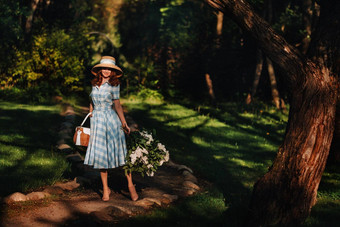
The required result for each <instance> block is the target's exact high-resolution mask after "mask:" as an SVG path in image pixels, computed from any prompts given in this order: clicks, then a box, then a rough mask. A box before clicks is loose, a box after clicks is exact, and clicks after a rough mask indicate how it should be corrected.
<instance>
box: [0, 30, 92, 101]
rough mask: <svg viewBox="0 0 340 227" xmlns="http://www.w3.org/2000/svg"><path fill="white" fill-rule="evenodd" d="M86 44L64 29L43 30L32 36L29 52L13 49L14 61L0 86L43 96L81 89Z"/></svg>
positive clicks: (80, 37)
mask: <svg viewBox="0 0 340 227" xmlns="http://www.w3.org/2000/svg"><path fill="white" fill-rule="evenodd" d="M84 46H86V41H85V39H84V37H82V36H81V35H78V36H76V35H75V34H67V33H66V32H65V31H64V30H56V31H52V32H49V31H44V32H42V34H40V35H37V36H35V37H34V40H33V43H32V48H31V49H30V50H29V51H25V50H19V49H16V60H15V62H14V65H13V66H12V68H10V69H9V70H8V72H7V75H9V76H7V77H6V80H2V82H1V83H2V86H5V85H6V86H9V85H12V86H14V85H15V86H18V87H21V88H28V89H31V88H32V87H35V88H37V89H43V90H44V93H45V95H46V94H49V95H52V94H59V95H60V94H67V93H70V92H73V91H82V90H83V86H82V85H83V79H84V69H85V67H84V58H87V54H88V53H87V51H86V49H85V48H84Z"/></svg>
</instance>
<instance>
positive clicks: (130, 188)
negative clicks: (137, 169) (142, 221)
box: [129, 185, 138, 201]
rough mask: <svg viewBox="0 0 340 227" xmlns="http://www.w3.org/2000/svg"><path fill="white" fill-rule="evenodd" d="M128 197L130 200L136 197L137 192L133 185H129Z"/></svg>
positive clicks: (134, 199)
mask: <svg viewBox="0 0 340 227" xmlns="http://www.w3.org/2000/svg"><path fill="white" fill-rule="evenodd" d="M129 192H130V197H131V200H132V201H136V200H137V199H138V194H137V192H136V188H135V185H132V186H129Z"/></svg>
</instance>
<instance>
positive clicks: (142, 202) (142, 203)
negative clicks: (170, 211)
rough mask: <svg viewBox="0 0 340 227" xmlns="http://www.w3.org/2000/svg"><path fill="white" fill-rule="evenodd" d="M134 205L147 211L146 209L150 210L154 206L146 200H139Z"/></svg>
mask: <svg viewBox="0 0 340 227" xmlns="http://www.w3.org/2000/svg"><path fill="white" fill-rule="evenodd" d="M134 204H135V205H137V206H141V207H144V208H145V209H147V208H150V207H151V206H152V205H153V204H154V202H153V201H150V200H148V199H141V200H137V201H136V202H135V203H134Z"/></svg>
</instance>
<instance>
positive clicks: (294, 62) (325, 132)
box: [206, 0, 340, 226]
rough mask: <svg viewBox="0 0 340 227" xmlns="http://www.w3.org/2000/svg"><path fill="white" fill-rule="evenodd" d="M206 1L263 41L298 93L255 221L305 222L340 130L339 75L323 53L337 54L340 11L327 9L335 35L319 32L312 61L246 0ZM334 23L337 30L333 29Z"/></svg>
mask: <svg viewBox="0 0 340 227" xmlns="http://www.w3.org/2000/svg"><path fill="white" fill-rule="evenodd" d="M206 1H207V2H208V3H209V4H210V5H211V6H212V7H214V8H215V9H218V10H221V11H223V12H225V14H228V15H230V17H232V18H233V19H234V20H235V22H236V23H238V24H239V26H240V27H242V28H243V30H244V31H247V32H249V33H250V35H252V37H253V38H254V39H255V40H257V42H258V44H259V45H260V46H261V48H262V50H263V52H264V54H266V56H268V57H269V58H270V59H271V60H272V61H274V62H275V63H276V64H277V65H278V66H279V67H281V68H282V69H283V70H284V71H285V72H286V75H285V76H286V79H287V82H288V83H289V87H290V92H291V96H292V98H291V108H290V112H289V120H288V125H287V129H286V134H285V138H284V142H283V144H282V145H281V146H280V148H279V151H278V154H277V157H276V159H275V160H274V163H273V165H272V167H271V168H270V170H269V172H268V173H266V174H265V175H264V176H263V177H262V178H261V179H260V180H259V181H258V182H256V184H255V186H254V190H253V195H252V200H251V204H250V212H251V219H250V220H251V225H253V226H256V225H275V224H283V225H288V224H296V223H301V222H303V221H304V220H305V218H306V217H307V216H308V215H309V213H310V210H311V208H312V206H313V205H314V204H315V202H316V194H317V189H318V186H319V183H320V180H321V176H322V173H323V171H324V168H325V165H326V160H327V156H328V154H329V148H330V144H331V141H332V136H333V131H334V121H335V109H336V107H335V106H336V102H337V92H338V88H337V86H338V85H339V83H338V82H337V81H336V79H335V78H334V77H333V73H332V64H331V62H329V58H327V60H328V61H327V60H325V59H323V58H320V56H326V57H327V56H333V55H332V54H331V53H329V49H328V48H327V47H329V44H332V43H333V45H334V43H337V42H334V41H335V40H336V39H337V37H339V36H336V35H337V34H334V33H336V32H338V31H339V30H340V29H339V28H338V27H339V24H336V21H339V14H337V15H336V14H335V13H334V15H333V14H332V16H333V17H335V18H330V17H329V16H327V11H326V12H325V14H324V16H325V19H328V20H330V19H333V20H334V19H337V20H334V21H333V22H332V23H333V25H327V26H326V27H323V28H322V30H323V33H328V32H329V33H330V34H319V35H318V36H317V38H319V40H318V41H317V42H315V44H314V45H316V50H318V51H316V52H317V55H314V56H315V58H314V59H315V60H314V61H311V60H309V59H308V58H306V57H305V56H303V55H302V54H301V53H300V52H299V51H298V50H297V49H296V48H294V47H292V46H291V45H290V44H288V43H287V42H286V40H284V39H283V38H282V37H281V36H280V35H278V34H277V33H276V32H275V31H274V30H273V29H272V28H271V27H270V26H269V24H268V23H266V22H265V21H264V20H263V19H261V18H260V17H259V16H258V15H256V13H255V12H254V10H253V9H252V8H251V6H250V5H249V4H248V3H246V2H245V1H238V0H206ZM323 4H325V5H329V6H330V5H333V7H335V9H337V10H338V11H337V12H339V8H340V3H339V2H337V1H335V0H328V1H323ZM321 7H322V6H321ZM327 9H328V10H330V9H329V8H327ZM327 9H326V10H327ZM321 10H322V8H321ZM333 10H334V9H333ZM321 14H322V13H321ZM320 17H321V15H320ZM327 17H328V18H327ZM326 28H327V29H326ZM330 28H331V29H330ZM334 28H337V31H332V29H334ZM331 37H332V38H331ZM332 41H333V42H332ZM321 44H322V45H321ZM339 46H340V45H339ZM317 47H326V49H324V48H321V50H327V51H328V52H327V51H325V52H322V51H321V50H320V48H317ZM321 53H326V55H321ZM339 56H340V55H339ZM333 59H334V58H333ZM326 63H328V64H326Z"/></svg>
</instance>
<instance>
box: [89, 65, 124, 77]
mask: <svg viewBox="0 0 340 227" xmlns="http://www.w3.org/2000/svg"><path fill="white" fill-rule="evenodd" d="M101 68H110V69H113V70H115V71H116V73H117V76H118V77H121V76H123V70H122V69H121V68H119V67H118V66H116V65H112V64H105V63H103V64H98V65H95V66H93V68H92V70H91V73H92V74H93V75H95V76H97V75H98V71H99V70H100V69H101Z"/></svg>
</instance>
